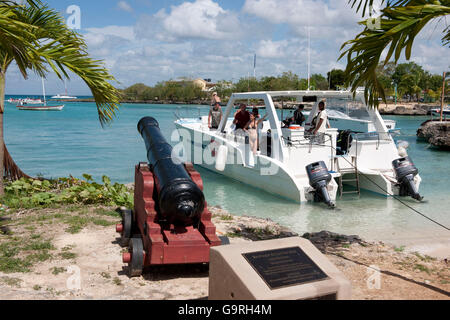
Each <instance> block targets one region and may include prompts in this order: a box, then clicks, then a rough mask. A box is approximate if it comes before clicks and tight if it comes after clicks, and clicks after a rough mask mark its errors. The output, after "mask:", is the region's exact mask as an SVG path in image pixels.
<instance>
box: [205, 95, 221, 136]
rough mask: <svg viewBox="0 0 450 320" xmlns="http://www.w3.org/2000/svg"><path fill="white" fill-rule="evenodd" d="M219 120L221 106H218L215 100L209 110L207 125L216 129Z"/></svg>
mask: <svg viewBox="0 0 450 320" xmlns="http://www.w3.org/2000/svg"><path fill="white" fill-rule="evenodd" d="M221 120H222V108H221V107H220V103H219V102H216V104H215V106H213V107H211V109H210V110H209V115H208V127H209V128H210V129H212V130H217V129H218V128H219V124H220V121H221Z"/></svg>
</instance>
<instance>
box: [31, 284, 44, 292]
mask: <svg viewBox="0 0 450 320" xmlns="http://www.w3.org/2000/svg"><path fill="white" fill-rule="evenodd" d="M41 289H42V287H41V286H40V285H37V284H35V285H34V286H33V290H36V291H39V290H41Z"/></svg>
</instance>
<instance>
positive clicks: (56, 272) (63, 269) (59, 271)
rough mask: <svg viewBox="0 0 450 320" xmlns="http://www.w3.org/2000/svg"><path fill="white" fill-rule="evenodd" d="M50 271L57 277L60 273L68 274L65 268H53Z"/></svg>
mask: <svg viewBox="0 0 450 320" xmlns="http://www.w3.org/2000/svg"><path fill="white" fill-rule="evenodd" d="M50 271H51V272H52V274H54V275H55V276H57V275H58V274H60V273H64V272H67V269H66V268H63V267H53V268H51V269H50Z"/></svg>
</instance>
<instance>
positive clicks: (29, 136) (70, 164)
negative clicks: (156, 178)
mask: <svg viewBox="0 0 450 320" xmlns="http://www.w3.org/2000/svg"><path fill="white" fill-rule="evenodd" d="M11 97H12V98H18V97H24V96H6V99H9V98H11ZM64 104H65V107H64V109H63V110H62V111H46V112H43V111H24V110H18V109H17V108H16V106H15V105H14V104H9V103H6V106H5V114H4V128H5V131H4V134H5V141H6V145H7V147H8V150H9V152H10V154H11V155H12V157H13V159H14V160H15V162H16V163H17V164H18V165H19V166H20V168H21V169H22V170H23V171H25V172H26V173H27V174H29V175H32V176H43V177H47V178H56V177H67V176H69V175H72V176H74V177H79V178H81V177H82V174H83V173H88V174H90V175H92V176H93V177H94V179H96V180H98V181H101V177H102V176H103V175H107V176H109V177H110V178H111V179H112V180H113V181H116V182H120V183H130V182H133V179H134V166H135V165H136V164H137V163H139V162H142V161H146V152H145V146H144V142H143V140H142V138H141V136H140V135H139V133H138V131H137V123H138V121H139V120H140V119H141V118H142V117H144V116H152V117H155V118H156V119H157V120H158V121H159V123H160V128H161V130H162V132H163V134H164V136H165V137H166V138H167V139H168V140H169V141H170V140H171V137H172V136H173V132H174V130H175V126H174V124H173V122H174V120H175V119H176V116H177V115H178V116H198V115H199V114H200V115H206V114H207V113H208V110H209V109H208V107H207V106H184V105H150V104H123V105H122V106H121V107H120V110H119V111H118V112H117V115H116V117H115V118H114V121H113V122H112V123H111V124H109V125H106V126H104V127H102V126H101V125H100V123H99V120H98V115H97V109H96V105H95V103H87V102H69V101H67V102H65V103H64ZM385 118H386V119H392V120H395V121H397V128H399V129H400V134H398V135H397V136H396V137H395V139H396V140H397V141H407V142H408V143H409V148H408V154H409V156H411V157H412V159H413V161H414V163H415V164H416V166H417V167H418V169H419V172H420V175H421V177H422V184H421V187H420V193H421V195H423V196H424V197H425V201H424V202H422V203H418V202H417V201H415V200H413V199H409V198H404V199H402V200H403V201H404V202H405V203H406V204H408V205H409V206H411V207H412V208H414V209H416V210H417V211H419V212H420V213H422V214H424V215H426V216H428V217H430V218H432V219H434V220H436V221H438V222H439V223H441V224H443V225H445V226H447V227H450V188H449V185H450V166H449V164H450V152H448V151H440V150H437V149H434V148H431V147H430V146H429V145H428V143H425V142H420V141H418V140H417V139H416V130H417V129H418V128H419V126H420V124H421V123H422V122H423V121H425V120H427V119H428V118H429V117H426V116H386V117H385ZM197 169H198V171H199V172H200V173H201V175H202V178H203V181H204V186H205V190H204V192H205V196H206V199H207V201H208V204H209V205H210V206H220V207H221V208H223V209H225V210H227V211H229V212H230V213H232V214H235V215H248V216H256V217H261V218H270V219H272V220H274V221H276V222H278V223H280V224H281V225H284V226H286V227H289V228H290V229H291V230H293V231H295V232H297V233H299V234H303V233H305V232H318V231H322V230H328V231H332V232H336V233H342V234H347V235H353V234H354V235H359V236H360V237H362V238H364V239H366V240H371V241H383V242H387V243H392V244H395V245H397V246H403V245H404V246H408V247H414V248H419V249H420V248H422V249H423V248H424V247H427V248H428V247H430V246H431V244H432V245H433V246H434V248H438V247H439V248H440V249H442V248H444V249H450V232H449V231H448V230H445V229H443V228H442V227H439V226H438V225H436V224H434V223H432V222H431V221H429V220H427V219H425V218H424V217H423V216H421V215H419V214H418V213H416V212H414V211H413V210H411V209H410V208H408V207H407V206H405V205H404V204H402V203H400V202H399V201H397V200H395V199H393V198H388V197H384V196H380V195H377V194H373V193H370V192H364V191H363V192H362V194H361V196H360V197H359V198H358V197H355V196H354V195H345V196H344V197H343V198H342V199H338V201H337V208H336V209H335V210H330V209H327V208H326V207H325V206H323V205H321V204H312V203H304V204H296V203H293V202H289V201H287V200H285V199H282V198H279V197H277V196H274V195H271V194H269V193H267V192H265V191H262V190H260V189H255V188H253V187H251V186H247V185H244V184H242V183H240V182H237V181H234V180H232V179H229V178H226V177H224V176H221V175H219V174H216V173H213V172H210V171H207V170H205V169H202V168H197ZM439 248H438V249H439Z"/></svg>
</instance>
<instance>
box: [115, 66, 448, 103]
mask: <svg viewBox="0 0 450 320" xmlns="http://www.w3.org/2000/svg"><path fill="white" fill-rule="evenodd" d="M376 73H377V77H378V80H379V82H380V83H381V84H382V85H383V88H384V90H385V93H386V96H389V97H390V98H391V100H392V99H394V95H395V87H396V88H397V96H398V97H399V98H398V100H402V98H403V99H404V100H406V101H416V102H419V101H420V102H435V101H436V100H438V99H439V97H440V93H441V91H442V75H438V74H432V73H430V72H429V71H426V70H424V69H423V67H422V66H420V65H418V64H417V63H415V62H409V63H401V64H398V65H396V64H395V63H393V62H390V63H387V64H386V65H384V63H381V64H380V65H379V66H378V67H377V69H376ZM345 82H346V78H345V72H344V70H340V69H333V70H331V71H329V72H328V73H327V76H326V77H325V76H323V75H322V74H313V75H312V76H311V78H310V89H312V90H339V89H340V88H343V87H344V85H345ZM307 88H308V80H307V79H305V78H300V77H299V76H298V75H297V74H295V73H292V72H291V71H289V72H284V73H282V74H281V75H278V76H266V77H261V78H255V77H250V78H241V79H239V80H238V81H237V82H235V83H233V82H232V81H227V80H221V81H218V82H217V83H216V84H215V86H214V87H213V89H212V91H214V92H217V93H218V95H219V96H220V97H221V98H222V101H223V102H226V101H228V99H229V97H230V96H231V94H232V93H233V92H248V91H282V90H306V89H307ZM120 91H121V95H122V97H121V100H122V101H124V102H152V103H158V102H159V103H196V104H197V103H198V104H203V103H205V104H209V102H210V96H211V93H212V91H211V92H208V91H202V89H201V88H200V87H199V86H196V85H195V84H194V82H193V80H187V79H183V80H180V81H174V80H169V81H163V82H159V83H157V84H156V85H155V86H153V87H152V86H147V85H145V84H143V83H137V84H134V85H132V86H130V87H128V88H126V89H123V90H120Z"/></svg>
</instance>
